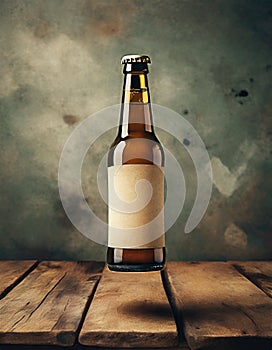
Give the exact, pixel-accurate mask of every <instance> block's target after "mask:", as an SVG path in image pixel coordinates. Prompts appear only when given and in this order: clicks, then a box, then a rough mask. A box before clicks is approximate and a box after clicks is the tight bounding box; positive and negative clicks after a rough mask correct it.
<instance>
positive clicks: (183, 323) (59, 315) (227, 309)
mask: <svg viewBox="0 0 272 350" xmlns="http://www.w3.org/2000/svg"><path fill="white" fill-rule="evenodd" d="M63 347H66V348H68V349H88V348H90V349H96V348H99V349H101V348H105V349H109V348H134V349H140V348H144V349H151V348H156V349H163V348H164V349H165V348H169V349H206V350H208V349H218V350H224V349H231V350H235V349H239V350H240V349H247V350H248V349H257V350H272V261H252V262H169V263H168V264H167V268H166V269H165V271H163V272H162V273H160V272H149V273H113V272H110V271H109V270H108V269H107V268H106V267H104V264H103V263H101V262H71V261H69V262H68V261H42V262H37V261H0V349H1V350H6V349H10V350H11V349H14V350H15V349H18V350H19V349H22V350H23V349H25V350H31V349H33V350H34V349H35V350H39V349H40V350H42V349H44V350H45V349H63Z"/></svg>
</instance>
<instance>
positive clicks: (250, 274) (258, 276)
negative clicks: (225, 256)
mask: <svg viewBox="0 0 272 350" xmlns="http://www.w3.org/2000/svg"><path fill="white" fill-rule="evenodd" d="M232 264H233V265H234V266H235V267H236V268H237V270H238V271H239V272H241V273H242V274H243V275H244V276H246V277H247V278H248V279H249V280H250V281H251V282H253V283H254V284H256V285H257V286H258V287H259V288H261V289H262V290H263V291H264V292H265V293H266V294H267V295H268V296H270V297H271V298H272V261H239V262H233V263H232ZM271 318H272V317H271Z"/></svg>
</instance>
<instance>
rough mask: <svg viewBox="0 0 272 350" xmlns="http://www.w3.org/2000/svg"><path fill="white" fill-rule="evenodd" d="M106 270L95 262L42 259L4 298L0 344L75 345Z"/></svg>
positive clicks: (1, 311) (1, 305)
mask: <svg viewBox="0 0 272 350" xmlns="http://www.w3.org/2000/svg"><path fill="white" fill-rule="evenodd" d="M102 269H103V264H102V263H95V262H78V263H77V262H42V263H40V264H39V265H38V267H37V268H36V269H35V270H34V271H32V272H31V273H30V274H29V275H28V276H27V277H26V278H25V279H24V280H23V281H22V282H21V283H20V284H19V285H18V286H17V287H15V288H14V289H13V290H12V291H11V292H10V293H9V294H7V295H6V296H5V297H4V298H3V299H2V300H0V314H1V318H0V344H1V343H2V344H7V343H9V344H59V345H63V346H68V345H73V344H74V342H75V339H76V336H77V329H78V327H79V326H80V322H81V319H82V315H83V313H84V310H85V307H86V306H87V305H88V300H89V297H90V296H91V295H92V293H93V290H94V288H95V285H96V283H97V280H98V278H99V277H100V274H101V271H102Z"/></svg>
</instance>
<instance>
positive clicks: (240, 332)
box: [166, 262, 272, 349]
mask: <svg viewBox="0 0 272 350" xmlns="http://www.w3.org/2000/svg"><path fill="white" fill-rule="evenodd" d="M166 278H167V280H168V288H169V289H170V290H171V294H172V302H173V304H174V305H175V308H176V309H177V311H176V312H177V313H179V314H180V322H181V323H182V324H183V328H184V335H185V338H186V340H187V343H188V345H189V347H190V348H191V349H204V348H205V349H244V348H246V349H249V348H251V347H250V346H249V344H250V342H252V343H254V344H255V345H256V347H254V349H270V348H271V347H272V300H271V299H270V298H269V297H268V296H267V295H265V294H264V293H263V292H262V291H261V290H260V289H259V288H257V287H256V286H255V285H254V284H252V283H251V282H250V281H249V280H248V279H246V278H245V277H244V276H242V275H241V274H240V273H239V272H238V271H237V270H236V269H235V268H234V267H233V266H231V265H230V264H228V263H224V262H203V263H185V262H184V263H182V262H172V263H169V264H168V266H167V270H166Z"/></svg>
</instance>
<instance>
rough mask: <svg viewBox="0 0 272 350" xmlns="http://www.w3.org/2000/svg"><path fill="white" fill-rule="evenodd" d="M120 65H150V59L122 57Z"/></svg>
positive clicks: (138, 56)
mask: <svg viewBox="0 0 272 350" xmlns="http://www.w3.org/2000/svg"><path fill="white" fill-rule="evenodd" d="M121 63H122V64H126V63H151V59H150V57H149V56H147V55H125V56H123V57H122V59H121Z"/></svg>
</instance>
